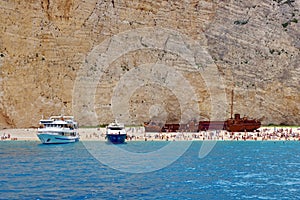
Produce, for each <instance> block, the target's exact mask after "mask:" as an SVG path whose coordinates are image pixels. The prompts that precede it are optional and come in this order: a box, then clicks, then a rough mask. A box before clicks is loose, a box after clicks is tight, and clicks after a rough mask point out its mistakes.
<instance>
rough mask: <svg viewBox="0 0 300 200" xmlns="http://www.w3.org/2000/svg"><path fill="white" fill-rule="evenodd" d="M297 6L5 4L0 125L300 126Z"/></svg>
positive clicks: (140, 0) (212, 0)
mask: <svg viewBox="0 0 300 200" xmlns="http://www.w3.org/2000/svg"><path fill="white" fill-rule="evenodd" d="M299 9H300V3H299V1H292V0H254V1H246V0H245V1H233V0H227V1H217V0H200V1H187V0H184V1H166V0H157V1H151V0H133V1H132V0H131V1H127V0H122V1H116V0H111V1H97V0H89V1H80V0H41V1H35V0H25V1H24V0H23V1H21V0H14V1H10V0H6V1H1V2H0V13H1V19H0V21H1V29H0V30H1V37H0V38H1V39H0V88H1V90H0V128H4V127H31V126H37V124H38V121H39V119H40V118H41V117H42V116H44V117H48V116H50V115H57V114H60V113H64V114H73V115H75V117H76V118H77V119H78V121H79V123H80V124H81V125H98V124H102V123H108V122H110V121H111V120H113V119H115V118H117V119H119V120H123V121H126V123H142V122H143V121H149V120H159V121H161V120H164V121H167V122H179V121H185V120H189V119H218V118H222V119H223V118H227V117H229V116H230V112H229V110H230V101H231V90H232V89H233V88H234V90H235V97H234V111H235V112H238V113H240V114H241V115H248V116H251V117H255V118H259V119H261V120H262V122H263V123H264V124H270V123H273V124H300V117H299V113H300V89H299V87H300V86H299V85H300V14H299V13H300V11H299Z"/></svg>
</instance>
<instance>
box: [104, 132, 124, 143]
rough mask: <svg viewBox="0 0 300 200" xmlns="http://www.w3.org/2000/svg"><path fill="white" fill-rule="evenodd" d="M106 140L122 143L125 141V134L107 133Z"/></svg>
mask: <svg viewBox="0 0 300 200" xmlns="http://www.w3.org/2000/svg"><path fill="white" fill-rule="evenodd" d="M106 138H107V141H108V142H111V143H113V144H122V143H124V142H125V139H126V134H107V135H106Z"/></svg>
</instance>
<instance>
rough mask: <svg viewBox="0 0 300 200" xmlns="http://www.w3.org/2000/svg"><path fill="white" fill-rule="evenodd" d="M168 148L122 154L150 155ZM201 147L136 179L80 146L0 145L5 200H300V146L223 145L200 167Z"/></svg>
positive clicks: (135, 145)
mask: <svg viewBox="0 0 300 200" xmlns="http://www.w3.org/2000/svg"><path fill="white" fill-rule="evenodd" d="M166 144H167V142H151V141H148V142H128V143H127V144H126V145H124V146H123V147H121V148H125V149H127V150H131V151H136V152H144V151H151V150H155V149H157V148H161V147H162V146H164V145H166ZM201 144H202V143H201V142H193V143H192V145H191V146H190V148H189V149H188V150H187V151H186V152H185V153H184V154H183V155H182V156H181V157H180V158H179V159H178V160H176V161H175V162H174V163H173V164H171V165H169V166H167V167H165V168H162V169H160V170H158V171H154V172H148V173H141V174H134V173H125V172H120V171H117V170H114V169H111V168H110V167H109V166H105V165H103V164H102V163H101V162H99V161H98V160H96V159H95V158H94V157H93V156H91V154H90V153H89V152H88V151H87V150H86V148H85V146H84V145H83V143H82V142H79V143H75V144H65V145H42V144H40V143H39V142H25V141H7V142H0V199H299V198H300V142H292V141H290V142H282V141H281V142H279V141H278V142H275V143H274V142H242V141H241V142H218V143H217V144H216V146H215V147H214V149H213V150H212V151H211V152H210V153H209V154H208V156H206V157H205V158H202V159H200V158H198V153H199V149H200V147H201ZM99 145H107V144H106V143H104V142H102V143H101V142H99ZM159 159H161V158H160V157H157V161H158V162H159V161H160V160H159ZM128 162H130V160H128Z"/></svg>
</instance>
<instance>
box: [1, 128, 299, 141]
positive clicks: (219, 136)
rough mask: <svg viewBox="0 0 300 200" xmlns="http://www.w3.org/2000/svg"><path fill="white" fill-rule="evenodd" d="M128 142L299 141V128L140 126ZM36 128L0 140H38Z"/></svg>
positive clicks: (84, 135) (90, 135)
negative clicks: (161, 128)
mask: <svg viewBox="0 0 300 200" xmlns="http://www.w3.org/2000/svg"><path fill="white" fill-rule="evenodd" d="M126 131H127V135H128V138H127V141H182V140H200V141H201V140H202V141H203V140H218V141H241V140H244V141H246V140H250V141H268V140H271V141H273V140H274V141H280V140H283V141H298V140H299V141H300V126H299V127H261V128H260V129H259V131H258V132H235V133H231V132H227V131H224V130H220V131H201V132H196V133H191V132H176V133H175V132H168V133H165V132H163V133H150V132H147V133H145V131H144V128H143V127H127V128H126ZM36 134H37V129H3V130H0V137H1V140H0V141H8V140H21V141H39V139H38V137H37V135H36ZM79 134H80V140H81V141H105V128H79Z"/></svg>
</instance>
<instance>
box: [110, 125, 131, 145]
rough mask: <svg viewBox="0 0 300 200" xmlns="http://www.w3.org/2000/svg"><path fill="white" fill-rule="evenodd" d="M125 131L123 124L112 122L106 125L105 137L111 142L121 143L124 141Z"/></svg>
mask: <svg viewBox="0 0 300 200" xmlns="http://www.w3.org/2000/svg"><path fill="white" fill-rule="evenodd" d="M126 137H127V133H126V130H125V126H124V124H121V123H117V122H113V123H110V124H109V125H108V126H107V127H106V138H107V141H108V142H111V143H113V144H122V143H124V142H125V139H126Z"/></svg>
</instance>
